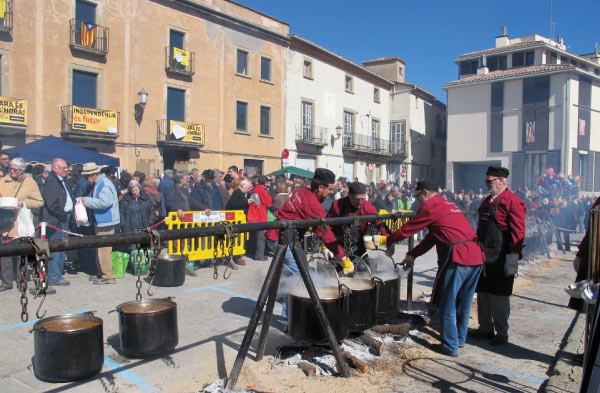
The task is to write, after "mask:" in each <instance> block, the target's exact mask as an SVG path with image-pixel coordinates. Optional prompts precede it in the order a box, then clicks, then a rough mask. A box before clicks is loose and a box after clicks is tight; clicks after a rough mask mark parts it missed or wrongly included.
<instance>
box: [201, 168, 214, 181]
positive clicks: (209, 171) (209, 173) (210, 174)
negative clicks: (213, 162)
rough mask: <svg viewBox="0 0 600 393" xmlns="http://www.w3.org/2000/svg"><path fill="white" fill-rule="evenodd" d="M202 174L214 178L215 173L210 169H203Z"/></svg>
mask: <svg viewBox="0 0 600 393" xmlns="http://www.w3.org/2000/svg"><path fill="white" fill-rule="evenodd" d="M202 176H203V177H204V178H205V179H210V180H212V179H214V178H215V173H214V172H213V171H212V169H205V170H204V172H202Z"/></svg>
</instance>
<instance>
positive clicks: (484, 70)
mask: <svg viewBox="0 0 600 393" xmlns="http://www.w3.org/2000/svg"><path fill="white" fill-rule="evenodd" d="M489 73H490V69H489V68H488V66H487V58H486V57H485V55H483V56H481V61H480V62H479V67H477V75H487V74H489Z"/></svg>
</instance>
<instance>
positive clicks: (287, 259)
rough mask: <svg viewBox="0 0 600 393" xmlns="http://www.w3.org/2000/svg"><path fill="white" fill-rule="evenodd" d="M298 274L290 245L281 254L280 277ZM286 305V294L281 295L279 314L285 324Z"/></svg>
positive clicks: (286, 317)
mask: <svg viewBox="0 0 600 393" xmlns="http://www.w3.org/2000/svg"><path fill="white" fill-rule="evenodd" d="M298 274H300V271H299V270H298V265H296V260H295V259H294V256H293V255H292V249H291V248H290V246H288V248H287V249H286V250H285V255H284V256H283V269H282V270H281V277H282V278H284V277H286V278H287V277H291V276H295V275H298ZM287 306H288V295H287V294H285V295H284V296H283V305H282V307H281V316H282V317H283V319H284V323H285V324H287V319H288V316H287Z"/></svg>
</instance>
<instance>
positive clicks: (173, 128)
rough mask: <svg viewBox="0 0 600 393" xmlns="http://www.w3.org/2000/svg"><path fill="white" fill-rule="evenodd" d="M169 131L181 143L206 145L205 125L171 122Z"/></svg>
mask: <svg viewBox="0 0 600 393" xmlns="http://www.w3.org/2000/svg"><path fill="white" fill-rule="evenodd" d="M169 131H170V133H171V134H173V136H174V137H175V139H177V140H178V141H179V142H188V143H197V144H199V145H203V144H204V125H203V124H193V123H186V122H184V121H179V120H170V124H169Z"/></svg>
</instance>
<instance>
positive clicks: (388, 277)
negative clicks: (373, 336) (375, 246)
mask: <svg viewBox="0 0 600 393" xmlns="http://www.w3.org/2000/svg"><path fill="white" fill-rule="evenodd" d="M376 252H380V253H383V252H384V250H372V251H369V252H368V254H369V255H372V254H374V253H376ZM385 259H389V260H390V262H391V266H385V265H384V264H383V263H379V264H378V265H377V269H378V270H379V271H376V272H373V275H374V276H375V277H373V280H375V281H376V282H377V287H378V288H377V323H379V322H382V321H385V320H386V319H390V318H393V317H395V316H396V315H398V313H399V312H400V288H401V285H400V284H401V277H400V274H399V273H400V264H397V263H395V262H394V258H392V257H386V258H385Z"/></svg>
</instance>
